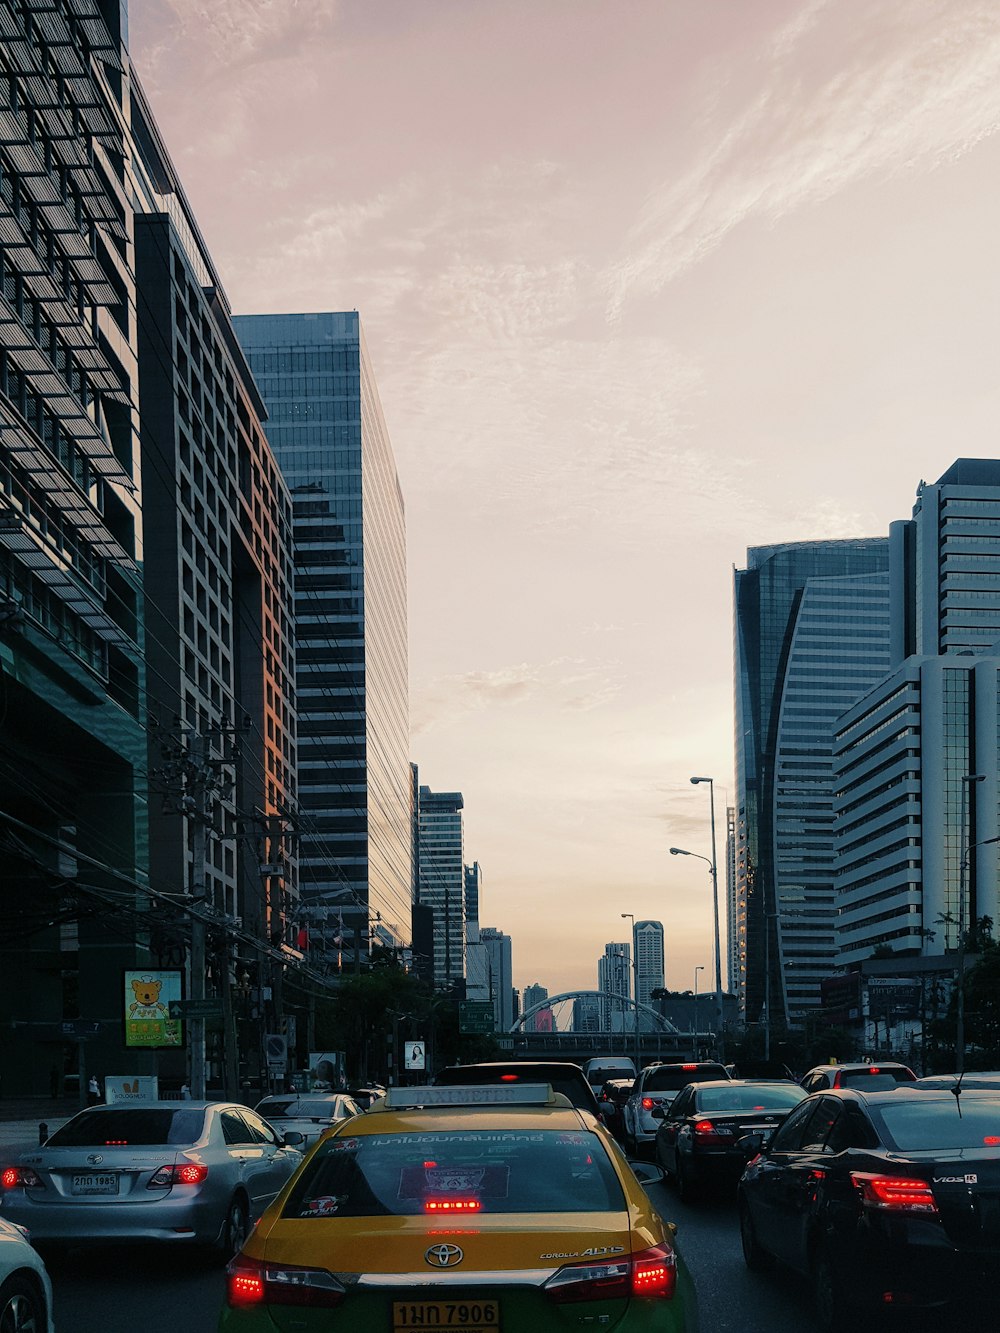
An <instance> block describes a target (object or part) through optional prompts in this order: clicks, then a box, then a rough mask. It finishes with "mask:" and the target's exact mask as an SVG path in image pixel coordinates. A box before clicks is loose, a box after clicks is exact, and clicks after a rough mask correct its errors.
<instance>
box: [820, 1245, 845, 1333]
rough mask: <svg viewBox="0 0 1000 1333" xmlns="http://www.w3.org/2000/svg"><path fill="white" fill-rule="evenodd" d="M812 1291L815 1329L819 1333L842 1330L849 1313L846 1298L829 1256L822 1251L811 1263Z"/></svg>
mask: <svg viewBox="0 0 1000 1333" xmlns="http://www.w3.org/2000/svg"><path fill="white" fill-rule="evenodd" d="M812 1289H813V1304H814V1306H815V1309H816V1327H817V1328H818V1329H819V1330H820V1333H834V1330H836V1329H839V1328H842V1327H843V1325H844V1321H845V1319H846V1318H847V1316H848V1313H849V1305H848V1301H847V1296H846V1293H845V1290H844V1284H843V1282H842V1281H841V1279H840V1277H839V1275H838V1273H837V1271H836V1269H835V1268H834V1266H833V1264H832V1263H831V1262H830V1257H829V1255H828V1254H826V1253H825V1252H824V1251H823V1250H821V1251H820V1252H819V1253H818V1254H817V1255H816V1257H815V1259H814V1261H813V1266H812Z"/></svg>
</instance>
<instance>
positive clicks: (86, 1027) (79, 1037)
mask: <svg viewBox="0 0 1000 1333" xmlns="http://www.w3.org/2000/svg"><path fill="white" fill-rule="evenodd" d="M103 1030H104V1024H103V1023H93V1022H91V1021H90V1019H87V1018H70V1019H67V1020H66V1022H64V1023H60V1024H59V1032H60V1034H61V1035H62V1036H64V1037H68V1038H69V1039H70V1040H71V1041H84V1040H85V1039H86V1038H87V1037H99V1036H100V1035H101V1032H102V1031H103Z"/></svg>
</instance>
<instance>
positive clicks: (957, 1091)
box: [950, 1069, 965, 1120]
mask: <svg viewBox="0 0 1000 1333" xmlns="http://www.w3.org/2000/svg"><path fill="white" fill-rule="evenodd" d="M963 1078H965V1070H964V1069H963V1070H962V1072H961V1073H960V1074H959V1076H958V1082H957V1083H956V1084H955V1086H954V1087H953V1088H951V1089H950V1092H951V1095H952V1096H953V1097H954V1098H955V1106H956V1107H957V1109H958V1118H959V1119H960V1120H961V1118H962V1100H961V1099H962V1079H963Z"/></svg>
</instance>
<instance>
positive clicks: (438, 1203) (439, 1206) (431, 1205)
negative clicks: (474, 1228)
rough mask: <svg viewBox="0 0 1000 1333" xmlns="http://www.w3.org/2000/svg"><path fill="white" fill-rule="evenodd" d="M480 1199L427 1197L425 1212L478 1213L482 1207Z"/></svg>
mask: <svg viewBox="0 0 1000 1333" xmlns="http://www.w3.org/2000/svg"><path fill="white" fill-rule="evenodd" d="M482 1206H483V1205H482V1203H481V1202H480V1200H479V1199H425V1200H424V1212H425V1213H478V1212H479V1210H480V1208H482Z"/></svg>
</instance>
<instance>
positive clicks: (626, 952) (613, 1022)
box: [597, 942, 632, 1032]
mask: <svg viewBox="0 0 1000 1333" xmlns="http://www.w3.org/2000/svg"><path fill="white" fill-rule="evenodd" d="M631 958H632V949H631V946H630V945H628V944H625V943H624V942H623V943H621V944H606V945H605V946H604V953H603V955H602V956H601V957H600V958H598V960H597V989H598V990H599V991H600V992H601V996H602V999H601V1028H602V1030H603V1031H604V1032H624V1031H625V1029H626V1028H627V1027H628V1026H629V1021H630V1020H627V1019H626V1018H625V1013H626V1010H627V1009H628V1008H629V1007H630V1006H629V1005H628V1000H629V999H630V997H631V994H632V987H631V984H630V982H631Z"/></svg>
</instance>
